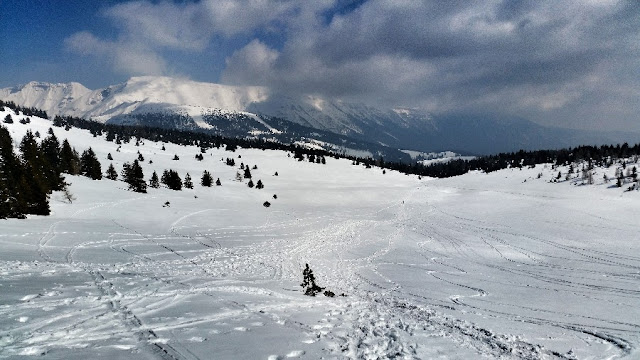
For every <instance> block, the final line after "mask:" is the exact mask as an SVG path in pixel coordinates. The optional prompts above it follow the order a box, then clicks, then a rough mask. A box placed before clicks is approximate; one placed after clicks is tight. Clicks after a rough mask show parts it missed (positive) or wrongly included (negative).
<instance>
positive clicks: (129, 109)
mask: <svg viewBox="0 0 640 360" xmlns="http://www.w3.org/2000/svg"><path fill="white" fill-rule="evenodd" d="M0 99H2V100H5V101H14V102H15V103H17V104H18V105H21V106H26V107H37V108H40V109H43V110H45V111H47V113H48V114H49V115H51V116H53V115H64V116H75V117H81V118H86V119H89V118H91V119H93V120H96V121H100V122H111V123H122V124H129V125H136V124H141V123H142V124H145V125H154V126H172V127H175V128H181V129H199V130H202V131H210V132H215V133H219V134H222V135H225V136H241V137H244V136H259V137H263V138H270V137H273V136H274V134H280V135H281V137H282V136H286V137H287V140H288V139H293V141H302V140H303V139H311V140H318V141H321V142H324V143H327V144H328V146H330V147H333V148H339V147H343V148H344V149H345V151H346V152H349V151H350V150H354V151H353V152H354V153H357V152H362V151H367V152H369V153H370V154H371V156H373V157H378V156H380V155H383V156H385V157H388V156H392V157H394V158H395V159H400V158H401V155H400V154H398V152H397V149H411V150H417V151H426V152H431V151H438V152H439V151H446V150H453V151H458V152H465V153H473V154H490V153H497V152H504V151H517V150H520V149H526V150H531V149H540V148H560V147H568V146H576V145H582V144H604V143H619V142H625V141H627V142H636V141H637V139H638V138H639V137H640V136H639V135H638V134H634V133H628V132H609V131H607V130H606V129H603V130H602V131H586V130H574V129H563V128H557V127H547V126H541V125H538V124H536V123H534V122H532V121H529V120H526V119H521V118H515V117H508V116H498V115H495V114H481V113H474V114H457V113H455V112H453V113H450V114H438V115H433V114H430V113H428V112H426V111H424V110H420V109H409V108H403V107H395V108H384V107H376V106H371V105H366V104H361V103H350V102H346V101H342V100H340V99H328V98H322V97H318V96H312V95H304V94H301V95H299V96H298V97H292V96H290V95H287V96H285V95H281V94H277V93H272V92H270V91H268V90H267V89H266V88H261V87H246V86H245V87H242V86H228V85H221V84H213V83H203V82H196V81H191V80H186V79H178V78H171V77H155V76H142V77H133V78H131V79H129V80H127V81H126V82H124V83H121V84H117V85H111V86H108V87H106V88H103V89H96V90H89V89H87V88H85V87H84V86H82V85H81V84H78V83H68V84H49V83H41V82H30V83H27V84H25V85H21V86H16V87H12V88H5V89H0ZM167 117H172V119H169V120H168V119H167ZM229 119H232V120H233V121H232V123H233V124H232V125H233V126H229ZM290 128H295V130H294V131H293V132H292V131H289V130H288V129H290ZM404 161H408V159H406V158H405V159H404Z"/></svg>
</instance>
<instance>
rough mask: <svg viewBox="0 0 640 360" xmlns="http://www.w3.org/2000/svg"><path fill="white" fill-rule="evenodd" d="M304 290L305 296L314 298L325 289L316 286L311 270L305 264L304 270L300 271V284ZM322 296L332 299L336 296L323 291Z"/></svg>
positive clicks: (330, 292)
mask: <svg viewBox="0 0 640 360" xmlns="http://www.w3.org/2000/svg"><path fill="white" fill-rule="evenodd" d="M300 286H302V288H303V289H304V294H305V295H307V296H316V295H317V294H319V293H320V292H322V290H324V289H325V288H323V287H320V286H318V284H316V277H315V275H313V270H311V268H310V267H309V264H305V268H304V270H303V271H302V284H300ZM323 294H324V296H328V297H334V296H336V294H334V293H333V291H330V290H325V291H324V292H323Z"/></svg>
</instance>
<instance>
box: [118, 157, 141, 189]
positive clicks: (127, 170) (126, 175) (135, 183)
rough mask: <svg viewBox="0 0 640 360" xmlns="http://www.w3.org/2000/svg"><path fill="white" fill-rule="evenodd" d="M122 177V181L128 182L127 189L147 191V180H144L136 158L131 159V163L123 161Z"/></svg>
mask: <svg viewBox="0 0 640 360" xmlns="http://www.w3.org/2000/svg"><path fill="white" fill-rule="evenodd" d="M122 178H123V180H124V182H126V183H127V184H129V190H133V191H135V192H139V193H146V192H147V182H146V181H145V180H144V173H143V171H142V167H141V166H140V163H139V162H138V160H137V159H136V160H134V161H133V164H129V163H125V164H124V165H123V168H122Z"/></svg>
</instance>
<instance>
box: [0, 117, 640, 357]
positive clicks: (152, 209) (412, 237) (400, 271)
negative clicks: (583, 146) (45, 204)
mask: <svg viewBox="0 0 640 360" xmlns="http://www.w3.org/2000/svg"><path fill="white" fill-rule="evenodd" d="M8 111H9V110H8V109H7V111H4V112H0V119H1V118H4V117H5V115H6V113H8ZM22 117H23V115H19V116H16V115H14V117H13V118H14V123H13V124H3V125H4V126H6V127H7V128H8V129H9V131H10V132H11V134H12V136H13V138H14V139H15V142H16V146H17V143H18V142H19V141H20V139H21V138H22V136H23V135H24V134H25V133H26V131H27V129H32V130H33V131H34V132H35V131H36V130H37V131H39V133H40V134H42V136H45V135H46V133H47V130H48V128H49V127H50V126H51V125H52V124H51V122H50V121H48V120H43V119H38V118H35V117H32V118H31V123H29V124H21V123H19V121H18V120H19V119H21V118H22ZM53 130H54V132H55V134H56V136H57V137H58V138H59V139H60V141H62V140H64V139H65V138H67V139H69V142H70V143H71V145H72V146H74V147H75V148H76V149H77V150H78V151H80V152H82V150H84V149H87V148H88V147H90V146H91V147H92V148H93V150H94V151H95V152H96V154H97V156H98V159H99V160H100V161H101V163H102V169H103V171H104V170H106V168H107V166H108V165H109V163H111V162H112V163H113V165H114V166H115V167H116V169H118V171H119V170H120V169H122V165H123V163H125V162H131V161H133V160H134V159H136V158H137V156H138V154H137V153H138V151H139V152H140V153H141V154H142V155H143V157H144V158H145V161H144V163H143V164H142V166H143V169H144V174H145V178H147V179H148V178H149V177H150V176H151V173H152V172H153V171H154V170H155V171H157V172H158V173H159V174H161V173H162V171H163V170H164V169H173V170H176V171H178V173H179V174H180V176H181V177H183V178H184V175H185V174H186V173H187V172H188V173H190V174H191V176H192V177H193V179H194V182H195V183H196V185H195V187H194V189H183V190H182V191H173V190H170V189H167V188H159V189H153V188H149V189H148V193H147V194H140V193H135V192H131V191H127V190H126V188H127V186H126V184H125V183H124V182H122V181H111V180H107V179H103V180H99V181H94V180H90V179H88V178H85V177H79V176H69V175H67V176H66V180H67V182H69V183H71V185H70V186H69V190H70V191H71V193H72V194H73V195H74V196H75V198H76V200H75V201H73V203H69V202H68V201H66V200H65V199H64V196H63V194H62V193H61V192H54V193H53V194H52V195H51V198H50V205H51V210H52V214H51V215H50V216H28V218H27V219H23V220H18V219H9V220H0V249H1V251H0V358H8V359H14V358H16V359H23V358H30V357H31V356H42V357H43V358H51V359H86V358H95V359H107V358H109V359H126V358H130V359H146V358H149V359H155V358H167V359H285V358H304V359H320V358H325V359H387V358H395V359H474V358H503V359H555V358H559V359H616V358H629V359H633V358H639V357H640V350H639V347H640V222H638V214H640V192H638V191H631V192H624V191H622V190H621V189H620V188H615V187H611V185H610V184H605V183H603V181H602V180H600V179H601V178H602V177H603V172H607V173H610V174H609V175H610V177H611V178H613V177H614V176H613V172H614V168H613V167H612V168H611V169H596V176H594V177H595V178H596V183H595V184H594V185H577V184H576V182H575V181H563V182H561V183H550V182H549V180H550V179H551V178H553V177H554V176H555V175H556V174H557V172H558V169H553V170H552V169H551V166H544V165H538V166H536V167H535V168H523V169H522V170H520V169H506V170H501V171H497V172H493V173H490V174H484V173H479V172H473V173H469V174H466V175H463V176H458V177H454V178H448V179H426V178H422V179H419V178H418V177H417V176H413V175H412V176H408V175H404V174H400V173H398V172H395V171H386V174H383V171H382V170H381V169H379V168H375V167H374V168H372V169H366V168H364V167H363V166H361V165H360V166H355V165H352V163H351V162H350V161H348V160H343V159H340V160H338V159H333V158H328V159H327V164H326V165H322V164H312V163H309V162H306V161H303V162H298V161H296V160H294V158H293V157H292V156H291V157H289V156H288V154H287V153H286V152H282V151H270V150H266V151H262V150H256V149H238V150H237V151H235V152H228V151H225V150H224V148H220V149H209V150H207V152H206V153H205V154H204V160H203V161H197V160H196V159H195V158H194V155H196V154H198V153H199V152H200V149H199V148H198V147H195V146H178V145H174V144H168V143H167V144H163V143H159V142H152V141H149V140H145V141H144V142H143V144H140V146H135V141H132V142H130V143H124V144H122V146H121V148H120V150H119V151H117V148H118V145H116V144H115V143H113V142H107V141H105V140H104V137H100V136H99V137H97V138H96V137H93V136H92V135H90V134H89V132H87V131H84V130H80V129H75V128H72V129H70V130H68V131H65V130H64V129H63V128H53ZM163 145H164V146H165V148H166V150H164V151H163V150H162V146H163ZM108 153H111V155H112V157H113V161H110V160H107V154H108ZM174 155H178V156H179V158H180V160H178V161H176V160H172V159H173V157H174ZM227 157H233V158H234V159H235V161H236V166H235V167H230V166H227V165H226V164H225V162H223V161H221V160H222V159H226V158H227ZM149 160H152V161H153V163H152V164H150V163H149ZM241 162H242V163H244V164H246V165H250V166H252V167H253V165H256V166H257V169H254V170H252V171H251V172H252V175H253V179H254V181H256V180H257V179H260V180H262V182H263V183H264V186H265V187H264V189H260V190H258V189H255V188H249V187H247V184H246V180H245V181H244V182H240V181H237V180H236V172H237V171H238V170H239V169H238V167H239V165H240V163H241ZM203 170H208V171H209V172H211V173H212V175H213V178H214V179H217V178H220V180H221V182H222V186H214V187H211V188H205V187H202V186H200V185H199V179H200V176H201V175H202V172H203ZM561 170H562V169H561ZM276 172H277V173H278V176H275V173H276ZM563 172H566V169H565V170H563ZM538 174H542V175H541V176H540V177H539V176H538ZM274 194H275V195H277V198H274V196H273V195H274ZM265 201H269V202H270V203H271V206H270V207H264V206H263V203H264V202H265ZM305 264H309V266H310V267H311V269H312V270H313V272H314V274H315V276H316V280H317V282H318V284H319V285H320V286H323V287H326V288H327V289H329V290H331V291H333V292H334V293H335V294H336V297H333V298H331V297H325V296H322V295H319V296H316V297H310V296H305V295H304V294H303V291H302V288H301V287H300V283H301V281H302V271H303V269H304V267H305ZM341 294H344V295H345V296H340V295H341Z"/></svg>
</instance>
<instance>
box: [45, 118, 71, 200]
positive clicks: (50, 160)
mask: <svg viewBox="0 0 640 360" xmlns="http://www.w3.org/2000/svg"><path fill="white" fill-rule="evenodd" d="M40 148H41V149H42V153H43V155H44V162H45V166H44V169H43V170H44V171H45V174H44V175H45V178H46V181H47V185H48V187H49V189H51V190H55V191H58V190H62V189H63V188H64V186H65V182H64V177H62V174H61V173H62V170H61V167H60V142H59V141H58V138H57V137H56V135H55V134H54V133H53V129H52V128H49V136H47V137H46V138H45V139H44V140H42V143H41V144H40Z"/></svg>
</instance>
